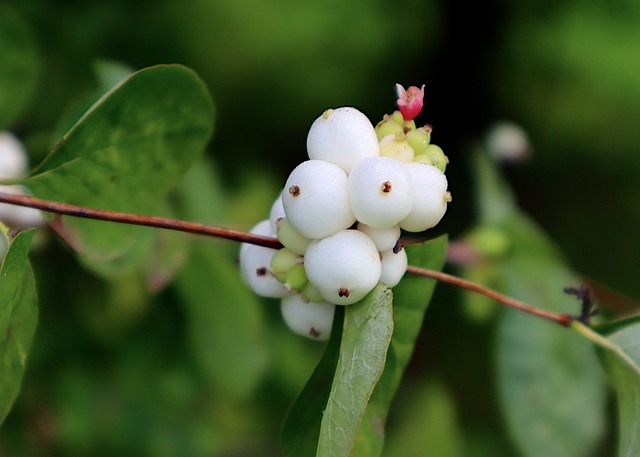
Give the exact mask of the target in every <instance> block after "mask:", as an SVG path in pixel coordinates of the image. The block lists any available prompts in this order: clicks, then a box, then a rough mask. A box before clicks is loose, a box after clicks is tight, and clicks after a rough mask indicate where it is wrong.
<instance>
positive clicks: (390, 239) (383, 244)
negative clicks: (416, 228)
mask: <svg viewBox="0 0 640 457" xmlns="http://www.w3.org/2000/svg"><path fill="white" fill-rule="evenodd" d="M356 228H357V229H358V230H360V231H361V232H363V233H364V234H366V235H367V236H368V237H369V238H371V240H372V241H373V243H374V244H375V245H376V249H377V250H378V251H380V252H382V251H389V250H391V249H393V248H394V247H395V246H396V244H397V243H398V240H399V239H400V226H398V225H394V226H393V227H390V228H385V229H377V228H373V227H370V226H368V225H366V224H363V223H362V222H358V225H357V226H356Z"/></svg>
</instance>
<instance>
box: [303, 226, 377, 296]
mask: <svg viewBox="0 0 640 457" xmlns="http://www.w3.org/2000/svg"><path fill="white" fill-rule="evenodd" d="M304 265H305V269H306V272H307V277H308V278H309V282H311V283H312V284H313V285H314V286H316V287H317V289H318V290H319V291H320V294H321V295H322V297H323V298H324V299H325V300H326V301H328V302H329V303H334V304H337V305H350V304H352V303H355V302H357V301H360V300H361V299H362V298H364V296H365V295H367V294H368V293H369V292H370V291H371V290H372V289H373V288H374V287H375V286H376V284H377V283H378V281H379V279H380V274H381V271H382V266H381V264H380V254H379V253H378V250H377V249H376V246H375V244H374V243H373V241H372V240H371V238H369V237H368V236H367V235H365V234H364V233H362V232H360V231H358V230H342V231H340V232H338V233H335V234H333V235H331V236H329V237H327V238H324V239H322V240H315V241H312V242H311V244H309V247H308V248H307V252H306V254H305V257H304Z"/></svg>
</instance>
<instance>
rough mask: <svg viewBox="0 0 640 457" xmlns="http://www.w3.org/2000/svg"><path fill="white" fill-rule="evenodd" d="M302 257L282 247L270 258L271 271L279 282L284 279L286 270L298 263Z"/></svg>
mask: <svg viewBox="0 0 640 457" xmlns="http://www.w3.org/2000/svg"><path fill="white" fill-rule="evenodd" d="M301 262H302V258H301V257H300V256H299V255H298V254H296V253H295V252H293V251H292V250H290V249H287V248H282V249H280V250H278V252H276V253H275V254H274V255H273V257H272V258H271V272H272V273H273V276H274V277H275V278H276V279H277V280H278V281H280V282H282V283H283V282H285V281H286V275H287V272H288V271H289V270H290V269H291V268H293V267H294V266H296V265H300V264H301Z"/></svg>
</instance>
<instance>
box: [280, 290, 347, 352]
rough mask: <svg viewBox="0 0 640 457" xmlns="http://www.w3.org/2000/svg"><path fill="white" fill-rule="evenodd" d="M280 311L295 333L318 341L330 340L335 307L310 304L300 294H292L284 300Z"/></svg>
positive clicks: (323, 304) (317, 303)
mask: <svg viewBox="0 0 640 457" xmlns="http://www.w3.org/2000/svg"><path fill="white" fill-rule="evenodd" d="M280 309H281V312H282V317H283V318H284V321H285V323H286V324H287V325H288V326H289V328H290V329H291V330H293V331H294V332H295V333H297V334H299V335H302V336H306V337H307V338H311V339H313V340H318V341H326V340H328V339H329V336H330V335H331V327H332V326H333V315H334V313H335V305H332V304H330V303H327V302H310V301H306V300H304V298H302V297H301V296H300V294H291V295H289V296H287V297H285V298H283V299H282V302H281V305H280Z"/></svg>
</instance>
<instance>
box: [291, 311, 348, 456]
mask: <svg viewBox="0 0 640 457" xmlns="http://www.w3.org/2000/svg"><path fill="white" fill-rule="evenodd" d="M344 309H345V308H344V306H338V307H336V312H335V315H334V318H333V329H332V331H331V338H330V339H329V343H328V344H327V347H326V349H325V351H324V354H323V355H322V358H321V359H320V362H319V363H318V365H317V366H316V368H315V370H314V371H313V374H312V375H311V377H310V378H309V380H308V381H307V383H306V384H305V386H304V388H303V389H302V392H300V395H299V396H298V398H297V399H296V402H295V403H294V404H293V406H292V407H291V410H289V414H287V418H286V420H285V422H284V427H283V429H282V445H283V447H284V449H285V451H286V454H287V455H288V456H291V457H313V456H315V455H316V449H317V447H318V438H319V437H320V423H321V421H322V412H323V411H324V408H325V407H326V406H327V401H328V400H329V394H330V393H331V385H332V382H333V377H334V373H335V371H336V365H337V364H338V357H339V356H340V341H341V340H342V327H343V322H344Z"/></svg>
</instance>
